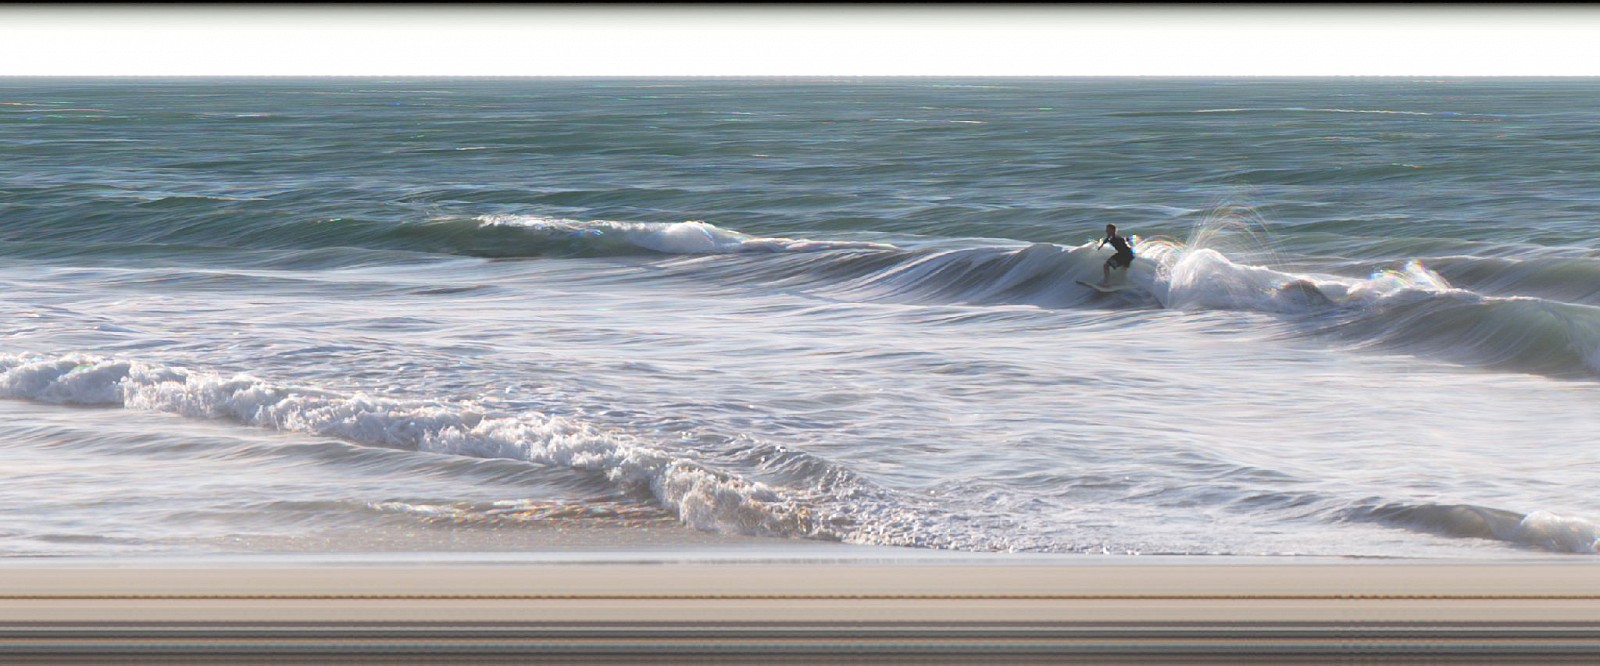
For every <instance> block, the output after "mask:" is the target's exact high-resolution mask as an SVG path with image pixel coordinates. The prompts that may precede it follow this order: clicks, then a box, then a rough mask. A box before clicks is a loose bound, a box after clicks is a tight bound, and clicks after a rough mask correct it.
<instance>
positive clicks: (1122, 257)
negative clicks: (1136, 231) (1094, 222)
mask: <svg viewBox="0 0 1600 666" xmlns="http://www.w3.org/2000/svg"><path fill="white" fill-rule="evenodd" d="M1106 243H1110V244H1111V248H1112V249H1114V250H1116V251H1117V253H1116V254H1115V255H1113V256H1112V257H1111V258H1110V259H1107V260H1106V265H1105V274H1106V275H1105V279H1104V280H1101V281H1100V286H1102V287H1109V286H1111V269H1113V268H1124V269H1125V268H1127V267H1128V266H1130V265H1132V264H1133V247H1132V246H1129V245H1128V239H1126V238H1123V237H1121V236H1118V235H1117V225H1115V224H1108V225H1106V237H1105V238H1102V239H1100V244H1099V245H1096V246H1094V249H1096V250H1098V249H1100V248H1102V247H1105V246H1106Z"/></svg>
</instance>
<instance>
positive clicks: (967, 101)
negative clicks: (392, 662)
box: [0, 79, 1600, 561]
mask: <svg viewBox="0 0 1600 666" xmlns="http://www.w3.org/2000/svg"><path fill="white" fill-rule="evenodd" d="M1594 90H1596V89H1595V88H1594V87H1593V85H1592V82H1587V81H1582V80H1532V79H1530V80H1520V79H1494V80H1473V79H1445V80H1427V81H1423V80H1409V79H1370V80H1363V79H1338V80H1333V79H1284V80H1268V79H1260V80H1257V79H1228V80H1203V79H1173V80H1165V79H1127V80H1122V79H992V80H988V79H986V80H975V79H960V80H940V79H831V80H815V81H810V80H789V79H783V80H764V79H749V80H741V79H730V80H676V79H649V80H622V79H606V80H592V81H591V80H543V79H498V80H491V79H482V80H474V79H393V80H380V79H282V80H279V79H270V80H227V79H115V80H113V79H0V294H4V295H3V297H0V322H3V323H0V414H4V415H5V418H3V419H0V479H3V480H4V483H0V509H3V511H4V515H6V516H8V517H10V518H9V519H8V521H7V522H6V523H5V524H3V525H0V557H10V558H37V557H82V558H91V559H92V558H110V557H129V556H172V555H183V556H204V557H213V556H238V555H251V556H261V555H271V554H284V553H300V554H304V553H331V552H340V553H352V552H353V553H379V552H382V553H443V552H457V553H459V552H500V553H522V554H526V553H548V552H553V551H577V550H582V551H595V550H603V551H613V552H616V551H620V552H645V551H650V552H661V551H665V552H678V553H689V554H692V553H701V554H702V555H703V554H704V553H707V552H712V551H715V550H716V549H723V548H760V549H764V550H763V552H777V553H783V552H800V551H801V549H811V548H817V547H821V545H830V546H831V547H837V548H852V547H853V548H866V547H874V548H879V549H883V550H879V551H873V552H875V553H878V552H886V553H894V552H908V553H910V552H916V553H922V552H949V553H963V554H964V553H975V554H976V553H988V554H995V553H1007V554H1024V553H1033V554H1056V555H1061V556H1073V555H1082V554H1095V555H1118V556H1132V555H1163V556H1194V557H1200V556H1251V557H1269V558H1281V559H1283V560H1285V561H1294V560H1295V559H1296V558H1308V557H1340V558H1366V557H1382V558H1446V559H1473V560H1478V559H1488V560H1509V559H1529V558H1536V559H1538V558H1572V557H1584V556H1592V555H1594V554H1595V552H1596V550H1597V543H1600V505H1597V504H1596V502H1595V500H1594V498H1592V497H1591V496H1590V495H1589V493H1587V492H1585V491H1584V490H1583V488H1585V487H1588V486H1589V485H1591V484H1592V482H1593V480H1594V479H1595V478H1596V474H1597V473H1600V452H1597V450H1596V449H1595V447H1594V446H1592V444H1593V441H1594V433H1596V432H1600V410H1596V409H1595V405H1596V404H1597V398H1600V240H1597V237H1600V236H1597V234H1596V233H1595V231H1596V230H1600V226H1597V223H1596V219H1597V215H1600V199H1597V198H1596V197H1595V196H1594V195H1593V193H1592V191H1591V189H1590V187H1589V183H1590V179H1589V177H1590V175H1591V174H1593V173H1595V172H1596V171H1597V170H1600V157H1597V156H1600V150H1597V149H1600V133H1596V132H1594V131H1593V130H1592V122H1593V120H1594V119H1595V112H1594V111H1592V109H1593V108H1596V106H1595V102H1597V101H1600V100H1597V99H1596V93H1595V92H1594ZM1107 223H1114V224H1116V225H1118V227H1119V228H1120V230H1121V232H1122V233H1128V234H1132V235H1133V241H1134V250H1135V252H1136V253H1137V257H1138V258H1137V259H1136V260H1135V262H1134V264H1133V266H1132V268H1131V269H1130V270H1129V271H1128V272H1127V274H1126V275H1125V276H1123V277H1121V278H1120V279H1121V280H1124V281H1125V282H1126V284H1127V285H1128V287H1129V288H1127V289H1125V290H1122V291H1119V292H1116V293H1111V294H1102V293H1098V292H1095V291H1092V290H1090V289H1088V288H1085V287H1083V286H1081V285H1079V284H1077V282H1078V281H1080V280H1081V281H1096V280H1098V279H1100V275H1101V265H1102V263H1103V262H1104V261H1105V260H1106V259H1108V258H1109V257H1110V256H1111V250H1110V249H1108V248H1101V247H1099V245H1098V240H1099V238H1100V237H1101V236H1102V235H1103V231H1102V230H1103V228H1104V225H1105V224H1107ZM708 549H709V550H708Z"/></svg>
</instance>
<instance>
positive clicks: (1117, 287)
mask: <svg viewBox="0 0 1600 666" xmlns="http://www.w3.org/2000/svg"><path fill="white" fill-rule="evenodd" d="M1077 282H1078V283H1080V285H1083V287H1088V288H1091V290H1094V291H1099V293H1114V291H1122V290H1131V288H1133V285H1130V283H1120V285H1118V283H1112V285H1110V287H1106V285H1101V283H1098V282H1083V280H1077Z"/></svg>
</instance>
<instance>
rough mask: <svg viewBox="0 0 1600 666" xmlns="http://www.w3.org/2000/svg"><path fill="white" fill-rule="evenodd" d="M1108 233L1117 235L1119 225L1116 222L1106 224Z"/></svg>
mask: <svg viewBox="0 0 1600 666" xmlns="http://www.w3.org/2000/svg"><path fill="white" fill-rule="evenodd" d="M1106 235H1107V236H1115V235H1117V225H1115V224H1108V225H1106Z"/></svg>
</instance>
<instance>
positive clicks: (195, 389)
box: [0, 354, 813, 536]
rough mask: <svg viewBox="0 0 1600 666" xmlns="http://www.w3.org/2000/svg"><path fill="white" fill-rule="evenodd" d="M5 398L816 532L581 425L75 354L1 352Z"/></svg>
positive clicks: (778, 504) (705, 520)
mask: <svg viewBox="0 0 1600 666" xmlns="http://www.w3.org/2000/svg"><path fill="white" fill-rule="evenodd" d="M0 397H4V398H14V399H24V400H34V401H39V402H47V403H53V404H67V405H93V406H122V407H126V408H129V409H138V410H145V411H151V412H163V413H169V414H178V415H182V416H186V417H191V418H203V419H225V420H229V421H234V422H238V423H242V424H247V425H251V426H257V427H262V428H271V429H275V430H282V431H289V432H301V433H308V434H314V435H321V436H327V437H337V438H340V439H344V440H348V441H351V442H356V443H360V444H368V445H376V446H384V447H391V448H399V449H407V450H416V451H428V452H435V453H446V454H454V455H462V456H472V457H480V458H507V459H512V460H523V461H527V462H531V463H536V464H541V465H551V466H559V467H566V468H571V469H576V470H584V471H590V472H596V473H600V474H603V475H605V477H606V478H607V479H608V480H609V481H611V482H612V483H615V484H618V485H620V486H623V487H625V488H634V489H643V490H647V491H648V492H650V493H651V494H652V495H653V496H654V497H655V498H656V500H657V501H658V502H660V503H661V504H662V505H663V506H665V507H666V508H668V509H669V510H672V511H675V512H676V513H677V514H678V516H679V518H680V519H681V520H683V521H684V522H685V523H687V524H689V525H691V526H693V527H696V528H698V529H702V530H710V531H725V532H733V533H740V534H751V535H761V536H812V535H813V534H812V532H813V529H812V527H811V524H810V520H809V517H808V514H807V512H806V510H805V509H804V508H803V507H802V506H801V505H799V504H798V503H796V502H794V501H792V500H791V499H789V498H787V497H785V496H784V494H783V493H782V492H781V491H780V490H779V489H776V488H772V487H769V486H767V485H764V484H761V483H759V482H754V481H750V480H746V479H743V478H740V477H738V476H735V475H733V474H729V473H726V472H722V471H719V470H714V469H710V468H707V467H705V466H703V465H701V464H699V463H697V462H695V461H693V460H690V459H687V458H683V457H680V456H675V455H673V454H672V453H670V452H668V451H665V450H662V449H659V448H654V447H651V446H649V445H648V444H647V443H645V442H643V441H640V440H639V439H637V438H636V437H632V436H630V435H627V434H624V433H617V432H610V431H606V430H602V429H600V428H598V427H595V426H594V425H591V424H587V423H584V422H582V421H579V420H576V419H572V418H566V417H560V416H548V415H544V414H538V413H520V414H515V415H508V414H490V413H487V412H485V411H483V410H480V409H477V408H475V407H474V406H472V405H452V404H444V403H416V402H399V401H394V400H386V399H381V398H374V397H370V396H366V395H361V394H350V395H346V394H341V393H336V392H331V391H322V390H317V389H314V388H307V387H294V386H285V385H279V384H274V383H271V382H266V381H263V380H260V379H256V378H253V377H249V376H243V375H241V376H236V377H231V378H228V377H221V376H218V375H214V374H209V373H205V372H197V371H191V370H187V369H183V368H175V367H165V366H160V365H153V364H148V363H142V362H137V361H125V360H115V359H104V358H99V357H94V356H76V355H74V356H62V357H28V356H20V355H13V354H4V355H0Z"/></svg>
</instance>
